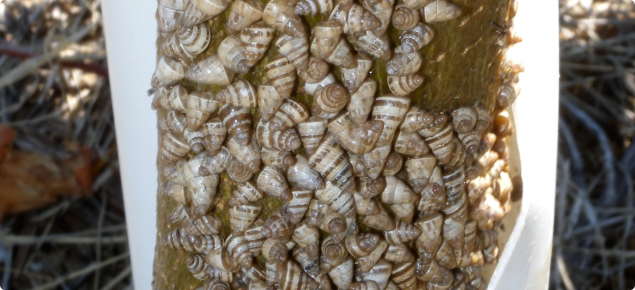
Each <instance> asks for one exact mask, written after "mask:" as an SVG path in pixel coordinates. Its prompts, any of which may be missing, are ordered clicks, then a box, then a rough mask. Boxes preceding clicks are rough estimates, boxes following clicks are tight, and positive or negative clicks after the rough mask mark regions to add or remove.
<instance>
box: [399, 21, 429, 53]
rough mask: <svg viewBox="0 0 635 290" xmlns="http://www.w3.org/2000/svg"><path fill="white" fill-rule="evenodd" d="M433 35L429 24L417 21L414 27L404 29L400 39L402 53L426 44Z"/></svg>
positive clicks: (416, 49) (415, 50)
mask: <svg viewBox="0 0 635 290" xmlns="http://www.w3.org/2000/svg"><path fill="white" fill-rule="evenodd" d="M433 37H434V31H433V30H432V28H430V27H429V26H427V25H425V24H423V23H419V24H418V25H416V26H415V27H413V28H411V29H409V30H407V31H404V32H403V33H402V34H401V36H399V39H401V51H402V52H403V53H413V52H417V51H419V50H420V49H422V48H423V47H424V46H426V45H428V43H430V41H432V38H433Z"/></svg>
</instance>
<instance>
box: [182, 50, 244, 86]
mask: <svg viewBox="0 0 635 290" xmlns="http://www.w3.org/2000/svg"><path fill="white" fill-rule="evenodd" d="M234 75H235V74H234V71H232V70H230V69H227V68H225V66H224V65H223V62H222V61H221V57H219V56H218V55H212V56H210V57H208V58H206V59H204V60H201V61H200V62H198V63H197V64H196V65H194V66H192V67H190V68H189V69H188V70H187V71H186V72H185V78H186V79H187V80H188V81H191V82H194V83H197V84H205V85H219V86H227V85H229V84H230V83H231V82H232V81H233V80H234Z"/></svg>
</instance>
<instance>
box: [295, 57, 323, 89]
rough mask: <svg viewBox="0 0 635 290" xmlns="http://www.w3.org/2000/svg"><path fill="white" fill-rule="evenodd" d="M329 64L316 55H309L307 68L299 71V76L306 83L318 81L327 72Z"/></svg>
mask: <svg viewBox="0 0 635 290" xmlns="http://www.w3.org/2000/svg"><path fill="white" fill-rule="evenodd" d="M329 69H330V67H329V64H328V63H326V62H325V61H324V60H322V59H319V58H317V57H313V56H310V57H309V64H308V65H307V70H306V71H303V72H300V74H299V76H300V78H301V79H302V80H304V81H305V82H306V83H312V84H314V83H319V82H320V81H322V80H323V79H324V78H325V77H326V76H327V75H328V74H329Z"/></svg>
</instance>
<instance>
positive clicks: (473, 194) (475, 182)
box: [467, 175, 492, 203]
mask: <svg viewBox="0 0 635 290" xmlns="http://www.w3.org/2000/svg"><path fill="white" fill-rule="evenodd" d="M491 186H492V178H491V176H489V175H485V176H479V177H477V178H475V179H472V180H470V181H468V182H467V194H468V198H469V199H470V203H475V202H476V201H478V200H479V199H480V198H481V197H482V196H483V194H485V192H487V191H488V189H489V190H491Z"/></svg>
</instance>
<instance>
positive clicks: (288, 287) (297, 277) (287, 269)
mask: <svg viewBox="0 0 635 290" xmlns="http://www.w3.org/2000/svg"><path fill="white" fill-rule="evenodd" d="M279 281H280V289H281V290H310V289H316V288H318V283H317V282H315V281H314V280H313V278H311V277H310V276H309V275H308V274H307V273H305V272H304V271H302V268H300V266H299V265H298V264H296V263H295V262H293V261H292V260H287V263H286V264H285V265H284V267H283V269H282V271H280V280H279Z"/></svg>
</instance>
